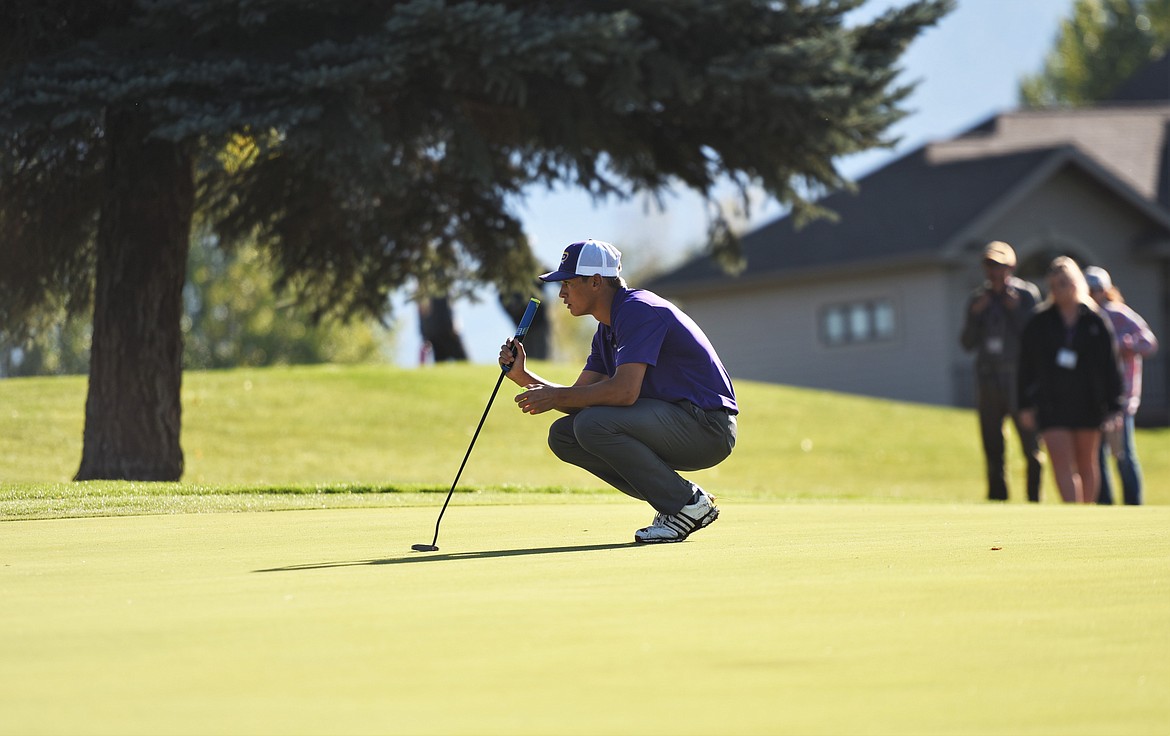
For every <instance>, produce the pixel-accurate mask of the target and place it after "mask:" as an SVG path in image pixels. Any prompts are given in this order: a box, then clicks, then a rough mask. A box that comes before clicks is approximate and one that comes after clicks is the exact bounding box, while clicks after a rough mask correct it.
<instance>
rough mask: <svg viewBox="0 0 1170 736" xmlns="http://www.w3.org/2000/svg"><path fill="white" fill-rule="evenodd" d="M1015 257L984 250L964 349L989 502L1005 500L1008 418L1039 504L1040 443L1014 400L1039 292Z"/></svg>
mask: <svg viewBox="0 0 1170 736" xmlns="http://www.w3.org/2000/svg"><path fill="white" fill-rule="evenodd" d="M1015 267H1016V253H1015V251H1014V250H1012V247H1011V246H1010V245H1008V244H1007V243H1004V242H1001V241H998V240H997V241H995V242H992V243H990V244H988V246H987V247H986V248H985V249H984V250H983V273H984V275H985V276H986V280H985V281H984V282H983V285H982V286H980V287H979V288H978V289H976V290H975V292H974V293H973V294H971V298H970V299H969V300H968V302H967V312H966V318H965V319H964V322H963V332H962V334H961V335H960V337H959V341H960V342H961V343H962V345H963V348H964V349H966V350H968V351H972V350H974V351H975V397H976V399H975V403H976V407H977V409H978V412H979V432H980V435H981V436H982V438H983V455H984V459H985V461H986V465H987V498H988V499H990V500H992V501H1006V500H1007V497H1008V489H1007V480H1006V479H1005V477H1004V439H1003V423H1004V420H1005V419H1007V418H1008V417H1009V416H1010V417H1011V418H1012V422H1013V424H1015V426H1016V432H1017V434H1018V435H1019V437H1020V445H1021V447H1022V448H1023V450H1024V459H1025V461H1026V463H1027V493H1028V500H1029V501H1039V500H1040V475H1041V466H1040V440H1039V437H1038V436H1037V434H1036V432H1035V431H1032V430H1029V429H1026V428H1024V427H1022V426H1021V425H1020V418H1019V413H1018V411H1017V406H1016V404H1017V402H1016V383H1017V381H1016V365H1017V363H1018V362H1019V349H1020V333H1022V332H1023V330H1024V324H1025V323H1026V322H1027V321H1028V318H1029V317H1030V316H1031V314H1032V310H1033V309H1034V308H1035V307H1036V303H1037V302H1039V301H1040V291H1039V290H1038V289H1037V288H1036V287H1035V286H1034V285H1033V284H1030V283H1028V282H1027V281H1023V280H1021V279H1018V278H1016V277H1015V276H1013V275H1012V271H1013V270H1014V269H1015Z"/></svg>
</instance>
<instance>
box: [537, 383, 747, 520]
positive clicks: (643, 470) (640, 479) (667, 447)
mask: <svg viewBox="0 0 1170 736" xmlns="http://www.w3.org/2000/svg"><path fill="white" fill-rule="evenodd" d="M735 435H736V419H735V417H734V416H733V415H731V414H728V413H727V412H725V411H721V410H714V411H703V410H702V409H700V408H699V407H697V406H695V405H694V404H692V403H691V402H689V401H680V402H675V403H672V402H669V401H660V400H658V399H638V400H637V401H636V402H634V404H633V406H592V407H589V408H588V409H582V410H581V411H578V412H576V413H574V414H570V415H568V416H565V417H561V418H560V419H558V420H556V421H555V422H553V423H552V426H551V427H549V431H548V446H549V447H551V448H552V451H553V453H555V454H556V456H557V457H559V458H560V459H561V460H564V461H565V462H567V463H571V464H573V465H576V466H578V467H581V468H584V469H585V470H588V471H589V472H590V473H593V474H594V475H596V476H597V477H598V478H601V479H602V480H603V481H605V482H606V483H608V484H610V485H611V486H613V487H614V488H617V489H618V490H619V491H621V492H622V493H624V494H626V495H627V496H632V497H634V498H637V499H641V500H643V501H646V502H648V503H649V504H650V505H651V506H653V507H654V510H655V511H658V512H659V513H663V514H677V513H678V512H679V511H680V510H681V509H682V507H683V506H685V505H687V504H688V503H690V501H691V496H693V495H694V492H695V489H696V488H697V486H695V485H694V484H693V483H691V482H690V481H688V480H686V479H684V478H683V477H682V476H680V475H679V474H678V473H677V472H676V471H679V470H701V469H703V468H710V467H712V466H714V465H718V464H719V463H720V462H722V461H723V459H724V458H726V457H727V456H728V455H730V454H731V450H732V449H733V448H734V447H735Z"/></svg>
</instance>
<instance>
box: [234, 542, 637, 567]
mask: <svg viewBox="0 0 1170 736" xmlns="http://www.w3.org/2000/svg"><path fill="white" fill-rule="evenodd" d="M643 546H645V545H641V544H635V543H634V542H623V543H621V544H585V545H577V546H573V547H533V548H531V549H499V550H484V551H481V552H448V553H446V554H436V553H434V552H411V553H410V556H409V557H387V558H384V559H379V560H342V561H338V562H310V563H306V564H304V565H289V566H287V567H269V568H265V569H262V570H253V571H252V572H296V571H298V570H326V569H329V568H332V567H360V566H362V565H406V564H414V563H417V562H440V561H443V560H486V559H490V558H493V557H522V556H524V555H551V554H558V553H561V552H594V551H597V550H603V549H628V548H633V547H643Z"/></svg>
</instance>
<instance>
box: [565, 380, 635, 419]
mask: <svg viewBox="0 0 1170 736" xmlns="http://www.w3.org/2000/svg"><path fill="white" fill-rule="evenodd" d="M554 390H555V391H556V394H557V396H556V406H557V408H558V409H560V410H561V411H574V410H577V409H585V408H587V407H590V406H630V405H631V404H633V403H634V402H635V401H637V400H638V393H639V392H638V390H637V388H635V389H633V390H631V389H630V388H629V387H627V386H624V385H623V384H622V383H621V382H620V381H615V380H613V379H610V380H606V381H599V382H597V383H590V384H587V385H577V386H562V387H559V388H556V389H554Z"/></svg>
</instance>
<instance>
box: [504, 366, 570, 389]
mask: <svg viewBox="0 0 1170 736" xmlns="http://www.w3.org/2000/svg"><path fill="white" fill-rule="evenodd" d="M507 375H508V378H509V379H510V380H511V381H512V383H514V384H516V385H517V386H519V387H521V388H527V387H529V386H546V387H548V388H559V387H560V386H561V384H559V383H553V382H552V381H549V380H546V379H544V378H541V377H540V376H538V375H536V374H535V373H531V372H529V371H526V370H523V371H518V370H516V369H515V368H513V369H512V370H510V371H508V374H507Z"/></svg>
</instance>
